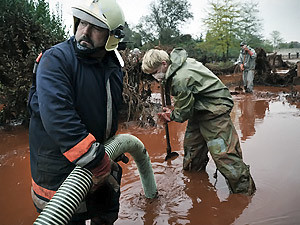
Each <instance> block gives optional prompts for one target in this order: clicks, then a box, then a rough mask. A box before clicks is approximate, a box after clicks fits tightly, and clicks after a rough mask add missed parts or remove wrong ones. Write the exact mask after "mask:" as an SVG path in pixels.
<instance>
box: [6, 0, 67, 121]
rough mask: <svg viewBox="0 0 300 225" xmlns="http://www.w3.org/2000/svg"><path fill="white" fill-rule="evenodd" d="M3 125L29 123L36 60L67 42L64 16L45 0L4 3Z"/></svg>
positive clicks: (13, 0)
mask: <svg viewBox="0 0 300 225" xmlns="http://www.w3.org/2000/svg"><path fill="white" fill-rule="evenodd" d="M0 8H1V11H0V36H1V39H0V62H1V63H0V110H1V111H0V124H2V125H3V124H8V123H11V122H12V121H21V120H25V121H26V120H27V118H28V114H27V109H26V102H27V96H28V92H29V88H30V85H31V80H32V69H33V64H34V60H35V58H36V57H37V55H38V54H39V52H40V51H41V50H43V49H47V48H49V47H51V46H52V45H54V44H56V43H58V42H61V41H63V40H65V38H66V32H65V27H63V25H62V22H61V21H62V20H61V16H59V15H51V14H50V10H49V4H48V3H47V2H45V0H37V1H33V0H1V1H0Z"/></svg>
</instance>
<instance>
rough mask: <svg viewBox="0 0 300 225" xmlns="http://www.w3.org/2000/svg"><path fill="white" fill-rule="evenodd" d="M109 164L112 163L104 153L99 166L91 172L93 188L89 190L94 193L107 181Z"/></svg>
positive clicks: (109, 170)
mask: <svg viewBox="0 0 300 225" xmlns="http://www.w3.org/2000/svg"><path fill="white" fill-rule="evenodd" d="M111 162H113V161H112V160H111V159H110V158H109V157H108V155H107V154H106V153H105V155H104V157H103V159H102V161H101V164H100V165H99V166H97V167H96V168H94V169H92V170H91V172H92V173H93V176H92V181H93V186H92V188H91V191H92V192H93V191H95V190H96V189H97V188H98V187H100V186H101V185H102V184H103V183H104V182H105V181H106V180H107V178H108V176H109V175H110V172H111Z"/></svg>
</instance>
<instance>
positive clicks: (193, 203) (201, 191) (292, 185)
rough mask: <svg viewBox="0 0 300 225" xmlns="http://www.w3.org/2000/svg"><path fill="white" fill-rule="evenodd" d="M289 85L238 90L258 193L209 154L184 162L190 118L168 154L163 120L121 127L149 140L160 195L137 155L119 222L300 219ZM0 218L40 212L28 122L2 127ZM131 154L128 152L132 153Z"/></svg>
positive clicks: (177, 127)
mask: <svg viewBox="0 0 300 225" xmlns="http://www.w3.org/2000/svg"><path fill="white" fill-rule="evenodd" d="M285 91H287V89H280V88H271V87H255V89H254V93H253V95H251V94H247V95H245V94H238V95H234V100H235V107H234V108H233V111H232V113H231V116H232V120H233V122H234V124H235V126H236V129H237V131H238V133H239V135H240V140H241V145H242V149H243V158H244V161H245V162H246V163H247V164H249V165H250V170H251V173H252V176H253V178H254V180H255V182H256V186H257V191H256V193H255V195H254V196H252V197H247V196H243V195H238V194H234V195H229V192H228V188H227V185H226V182H225V180H224V178H223V177H222V175H221V174H219V173H218V176H217V179H215V178H214V176H213V175H214V173H215V165H214V163H213V161H212V160H211V159H210V161H209V164H208V166H207V168H206V172H200V173H190V172H184V171H183V170H182V159H183V138H184V132H185V127H186V123H183V124H179V123H175V122H171V123H169V129H170V139H171V146H172V151H176V152H178V153H179V156H178V157H177V158H176V159H173V160H169V161H164V159H165V156H166V140H165V133H164V127H163V126H162V125H159V126H158V127H155V128H151V129H149V128H147V129H142V128H137V127H132V126H129V128H126V129H125V128H122V127H124V126H121V129H120V131H119V132H120V133H130V134H133V135H135V136H137V137H138V138H140V139H141V140H142V141H143V143H144V144H145V146H146V148H147V150H148V152H149V155H150V158H151V162H152V167H153V171H154V176H155V180H156V183H157V188H158V193H159V197H158V198H157V199H152V200H149V199H145V197H144V195H143V189H142V185H141V182H140V179H139V175H138V171H137V168H136V165H135V162H134V161H133V160H132V159H131V160H130V162H129V163H128V164H127V165H125V164H123V163H121V165H122V167H123V171H124V173H123V179H122V186H121V193H122V194H121V201H120V202H121V208H120V214H119V219H118V220H117V221H116V223H115V224H116V225H127V224H128V225H129V224H130V225H132V224H137V225H139V224H149V225H151V224H158V225H165V224H195V225H199V224H200V225H201V224H203V225H209V224H218V225H219V224H220V225H227V224H263V225H264V224H272V225H273V224H275V225H282V224H283V225H285V224H300V191H299V190H300V178H299V174H298V173H299V171H300V163H299V159H300V109H299V108H297V106H296V105H292V104H290V103H289V102H288V101H287V100H286V98H285ZM0 142H1V146H0V150H1V151H0V154H1V155H0V179H1V186H0V193H1V198H0V207H1V211H0V212H1V214H0V224H1V225H21V224H25V225H27V224H32V223H33V221H34V220H35V219H36V217H37V216H38V214H37V213H36V212H35V209H34V206H33V204H32V202H31V198H30V165H29V147H28V130H27V129H24V128H15V129H13V130H12V131H1V133H0ZM129 158H130V157H129Z"/></svg>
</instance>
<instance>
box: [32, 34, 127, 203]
mask: <svg viewBox="0 0 300 225" xmlns="http://www.w3.org/2000/svg"><path fill="white" fill-rule="evenodd" d="M73 43H74V37H72V38H71V39H69V40H67V41H65V42H63V43H60V44H58V45H56V46H54V47H52V48H50V49H48V50H47V51H46V52H44V54H43V56H42V58H41V60H40V63H39V65H38V69H37V73H36V82H35V84H36V85H35V84H33V86H32V88H31V91H30V94H29V102H28V106H29V111H30V113H31V119H30V126H29V144H30V160H31V173H32V184H33V190H34V191H35V193H36V194H38V195H39V196H42V197H45V198H46V199H50V198H51V197H52V196H53V194H54V193H55V191H56V190H57V189H58V187H59V186H60V185H61V183H62V182H63V181H64V180H65V178H66V177H67V176H68V174H69V173H70V172H71V171H72V170H73V169H74V167H75V165H76V163H77V162H78V161H79V160H81V161H84V162H85V165H84V166H85V167H87V168H89V169H91V168H94V167H95V166H96V165H97V164H99V163H100V162H101V160H102V158H103V156H104V153H105V151H104V147H103V145H101V146H100V148H98V149H97V151H96V152H94V153H93V157H90V155H89V151H90V147H91V145H92V143H94V142H95V141H97V142H100V143H103V141H105V133H106V122H107V121H106V120H107V119H106V118H107V115H106V114H107V113H106V99H107V94H106V81H107V79H109V81H110V85H111V95H112V103H113V105H112V111H113V120H112V129H111V135H110V136H112V135H114V134H115V133H116V131H117V126H118V109H119V107H120V105H121V103H122V86H123V73H122V70H121V67H120V64H119V62H118V60H117V57H116V56H115V53H114V52H108V53H107V54H106V56H105V58H104V59H103V60H102V61H101V62H99V61H97V60H96V59H87V58H83V57H79V56H78V55H77V54H76V53H75V48H74V45H73Z"/></svg>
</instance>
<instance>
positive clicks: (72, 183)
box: [33, 134, 157, 225]
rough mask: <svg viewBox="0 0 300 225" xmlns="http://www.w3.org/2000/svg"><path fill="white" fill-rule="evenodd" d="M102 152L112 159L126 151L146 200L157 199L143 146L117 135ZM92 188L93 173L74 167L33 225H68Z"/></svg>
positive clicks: (123, 135) (122, 135)
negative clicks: (135, 167) (130, 157)
mask: <svg viewBox="0 0 300 225" xmlns="http://www.w3.org/2000/svg"><path fill="white" fill-rule="evenodd" d="M104 146H105V152H106V153H107V154H108V156H109V157H110V158H111V159H112V160H114V159H116V158H117V157H118V156H120V155H121V154H123V153H126V152H128V153H129V154H130V155H131V156H132V157H133V159H134V161H135V163H136V165H137V168H138V171H139V174H140V178H141V182H142V185H143V189H144V193H145V196H146V197H147V198H155V197H156V196H157V187H156V182H155V179H154V174H153V170H152V166H151V162H150V158H149V155H148V152H147V151H146V149H145V147H144V145H143V143H142V142H141V141H140V140H139V139H138V138H137V137H135V136H132V135H130V134H119V135H116V136H114V137H113V138H111V139H109V141H108V142H107V143H105V145H104ZM91 187H92V173H91V172H90V171H89V170H87V169H84V168H82V167H80V166H76V167H75V168H74V170H73V171H72V172H71V173H70V174H69V176H68V177H67V178H66V180H65V181H64V182H63V183H62V185H61V186H60V187H59V189H58V190H57V191H56V193H55V195H54V196H53V197H52V199H51V200H50V201H49V202H48V203H47V205H46V206H45V208H44V209H43V211H42V212H41V213H40V215H39V216H38V218H37V219H36V221H35V222H34V223H33V224H34V225H65V224H67V223H68V222H69V221H70V220H71V218H72V216H73V214H74V213H75V211H76V210H77V208H78V206H79V205H80V203H81V202H82V200H83V199H84V198H85V196H86V195H87V193H88V191H89V190H90V188H91Z"/></svg>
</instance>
